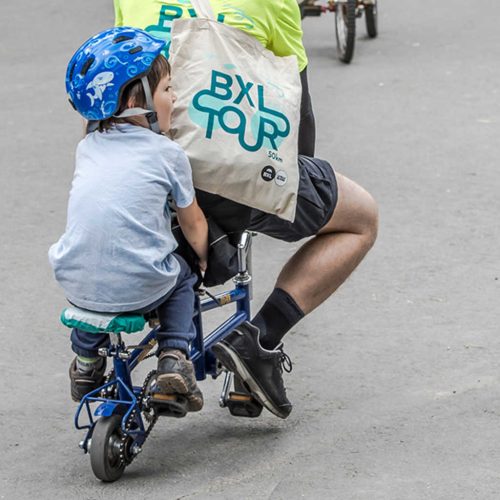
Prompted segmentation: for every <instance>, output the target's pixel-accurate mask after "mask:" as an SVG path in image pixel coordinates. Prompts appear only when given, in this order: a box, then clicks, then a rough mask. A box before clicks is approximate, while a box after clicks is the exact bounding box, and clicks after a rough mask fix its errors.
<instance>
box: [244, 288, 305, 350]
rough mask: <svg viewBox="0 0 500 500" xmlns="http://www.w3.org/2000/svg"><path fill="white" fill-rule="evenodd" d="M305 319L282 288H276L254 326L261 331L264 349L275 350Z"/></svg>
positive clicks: (254, 319) (255, 320)
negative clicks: (294, 327) (291, 330)
mask: <svg viewBox="0 0 500 500" xmlns="http://www.w3.org/2000/svg"><path fill="white" fill-rule="evenodd" d="M303 317H304V312H303V311H302V309H301V308H300V307H299V306H298V305H297V303H296V302H295V300H293V298H292V297H291V296H290V295H288V293H286V292H285V291H284V290H282V289H281V288H275V289H274V290H273V293H272V294H271V295H270V296H269V297H268V298H267V300H266V302H265V303H264V305H263V306H262V308H261V310H260V311H259V312H258V313H257V315H256V316H255V317H254V318H253V320H252V324H254V325H255V326H257V327H258V328H259V329H260V343H261V345H262V347H264V349H274V348H275V347H276V346H277V345H278V344H279V343H280V342H281V339H282V338H283V337H284V336H285V334H286V333H287V332H288V330H290V328H292V327H293V326H294V325H295V324H296V323H298V322H299V321H300V320H301V319H302V318H303Z"/></svg>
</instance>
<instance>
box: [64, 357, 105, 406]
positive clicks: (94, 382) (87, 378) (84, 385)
mask: <svg viewBox="0 0 500 500" xmlns="http://www.w3.org/2000/svg"><path fill="white" fill-rule="evenodd" d="M105 371H106V358H100V359H99V360H98V361H97V362H96V363H95V367H94V368H92V369H90V370H88V371H83V370H80V369H79V368H78V367H77V366H76V357H75V358H74V359H73V361H72V362H71V365H70V366H69V378H70V381H71V399H72V400H73V401H75V402H76V403H78V402H79V401H80V400H81V399H82V398H83V396H85V394H88V393H89V392H91V391H94V390H95V389H97V388H98V387H101V385H103V384H104V378H105V377H104V372H105Z"/></svg>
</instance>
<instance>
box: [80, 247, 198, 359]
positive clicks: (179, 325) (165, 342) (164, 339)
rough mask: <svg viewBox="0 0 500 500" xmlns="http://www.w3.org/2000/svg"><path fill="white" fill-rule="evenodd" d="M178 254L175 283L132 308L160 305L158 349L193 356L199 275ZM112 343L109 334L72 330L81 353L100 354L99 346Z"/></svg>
mask: <svg viewBox="0 0 500 500" xmlns="http://www.w3.org/2000/svg"><path fill="white" fill-rule="evenodd" d="M175 258H176V259H177V260H178V261H179V264H180V266H181V270H180V273H179V276H178V277H177V282H176V284H175V286H174V287H173V288H172V289H171V290H170V291H169V292H168V293H167V295H165V296H164V297H162V298H161V299H159V300H157V301H155V302H154V303H153V304H150V305H149V306H147V307H144V308H142V309H139V310H136V311H130V312H131V313H136V314H145V313H147V312H150V311H152V310H153V309H157V310H158V316H159V319H160V328H159V330H158V332H157V339H158V351H160V350H162V349H180V350H182V351H184V352H185V353H186V355H187V356H189V344H190V343H191V342H192V341H193V340H194V338H195V336H196V330H195V326H194V322H193V315H194V308H195V293H194V285H195V283H196V280H197V277H196V275H195V274H194V273H193V272H192V271H191V268H190V267H189V266H188V265H187V263H186V261H185V260H184V259H183V258H182V257H180V256H179V255H177V254H175ZM110 312H111V311H110ZM108 345H109V335H108V334H105V333H104V334H95V333H88V332H84V331H82V330H79V329H77V328H74V329H73V331H72V332H71V348H72V349H73V351H74V352H75V353H76V354H78V355H80V356H85V357H89V358H93V357H96V356H97V355H98V349H99V348H100V347H107V346H108Z"/></svg>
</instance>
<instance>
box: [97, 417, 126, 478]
mask: <svg viewBox="0 0 500 500" xmlns="http://www.w3.org/2000/svg"><path fill="white" fill-rule="evenodd" d="M121 421H122V417H121V416H120V415H113V416H111V417H101V418H100V419H99V420H97V422H96V424H95V427H94V430H93V432H92V441H91V444H90V465H91V466H92V471H93V472H94V474H95V476H96V477H97V478H98V479H100V480H101V481H105V482H112V481H116V480H117V479H120V477H122V474H123V471H124V470H125V463H124V461H123V460H122V458H121V457H120V444H121V440H122V439H121V438H122V431H121V428H120V426H121Z"/></svg>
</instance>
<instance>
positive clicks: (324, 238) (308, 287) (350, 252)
mask: <svg viewBox="0 0 500 500" xmlns="http://www.w3.org/2000/svg"><path fill="white" fill-rule="evenodd" d="M336 177H337V185H338V201H337V206H336V208H335V212H334V214H333V216H332V218H331V219H330V220H329V222H328V223H327V224H326V225H325V226H323V228H322V229H321V230H320V231H319V232H318V234H317V235H316V236H315V237H313V238H312V239H310V240H309V241H308V242H307V243H305V244H304V245H303V246H302V247H301V248H300V249H299V250H298V252H297V253H295V255H293V256H292V257H291V259H290V260H289V261H288V262H287V264H286V265H285V267H284V268H283V270H282V271H281V273H280V275H279V276H278V280H277V283H276V287H277V288H281V289H283V290H285V291H286V292H287V293H289V294H290V295H291V296H292V297H293V298H294V300H295V301H296V303H297V304H298V305H299V307H300V308H301V309H302V311H303V312H304V313H305V314H308V313H310V312H311V311H312V310H313V309H315V308H316V307H317V306H319V305H320V304H321V303H322V302H323V301H325V300H326V299H327V298H328V297H329V296H330V295H331V294H332V293H333V292H335V290H337V288H338V287H339V286H340V285H341V284H342V283H343V282H344V281H345V280H346V279H347V278H348V277H349V275H350V274H351V273H352V271H353V270H354V269H355V268H356V267H357V266H358V264H359V263H360V262H361V261H362V260H363V257H364V256H365V255H366V253H367V252H368V250H370V248H371V247H372V246H373V244H374V242H375V239H376V237H377V226H378V210H377V205H376V203H375V200H374V199H373V198H372V196H371V195H370V194H369V193H368V192H367V191H365V190H364V189H363V188H362V187H361V186H359V185H357V184H356V183H355V182H353V181H351V180H350V179H348V178H347V177H344V176H343V175H340V174H337V173H336Z"/></svg>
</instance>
